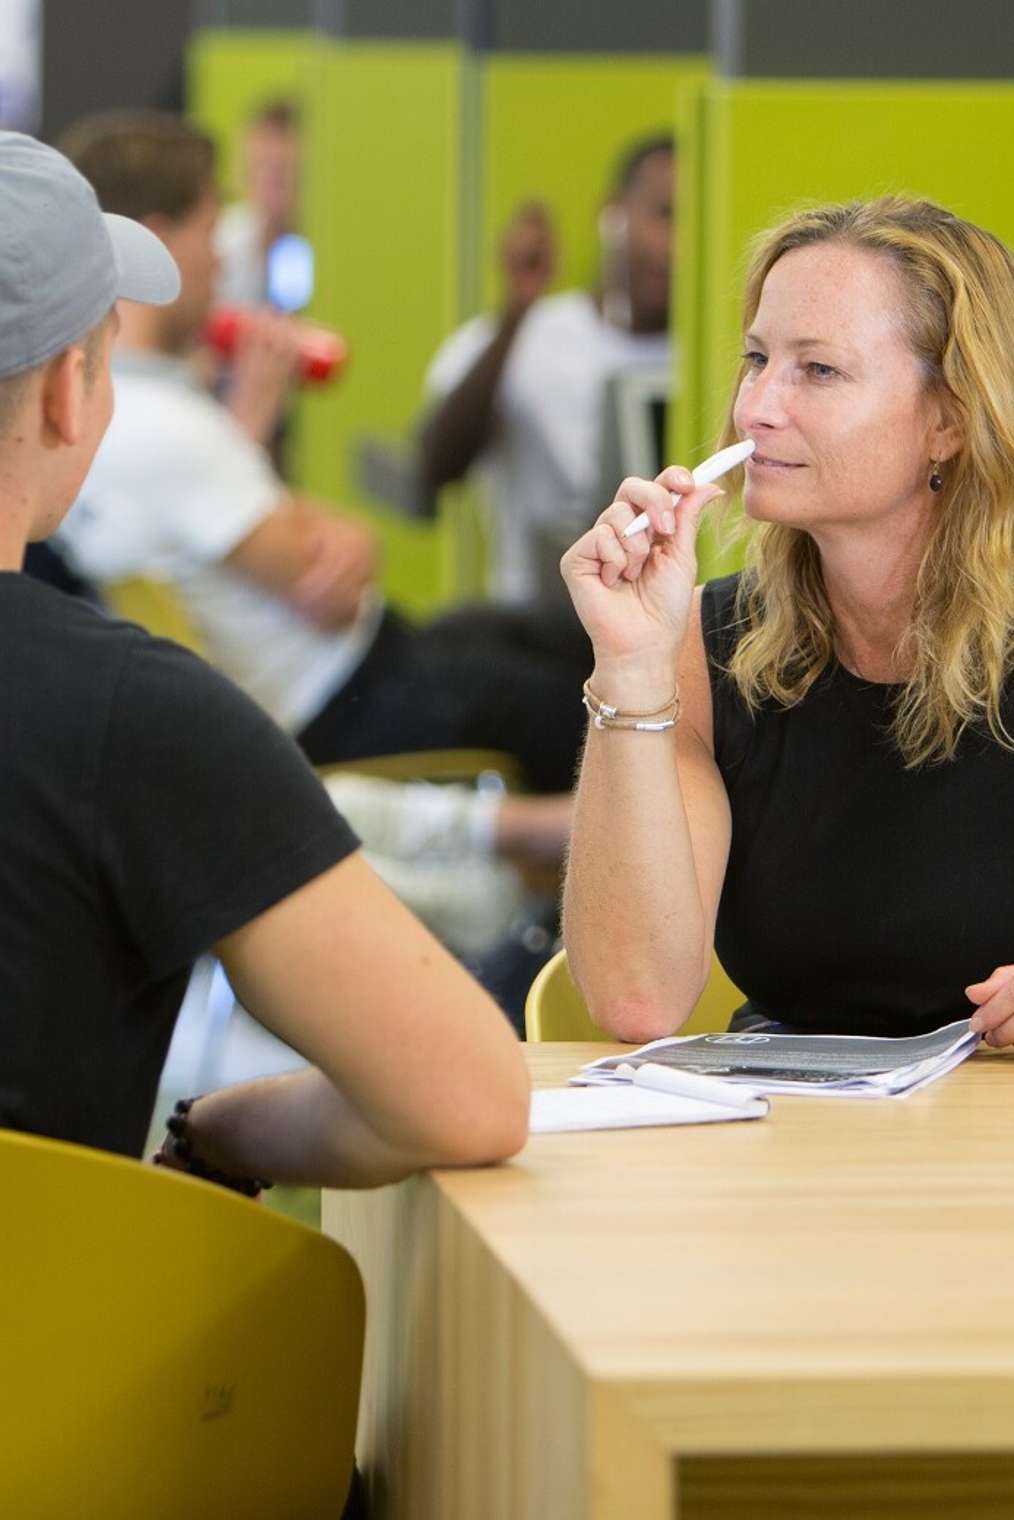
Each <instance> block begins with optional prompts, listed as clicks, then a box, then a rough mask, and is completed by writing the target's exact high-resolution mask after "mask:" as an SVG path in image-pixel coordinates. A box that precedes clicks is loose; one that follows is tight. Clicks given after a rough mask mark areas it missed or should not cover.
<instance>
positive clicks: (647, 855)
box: [563, 469, 730, 1042]
mask: <svg viewBox="0 0 1014 1520" xmlns="http://www.w3.org/2000/svg"><path fill="white" fill-rule="evenodd" d="M688 487H689V489H688ZM670 492H677V493H679V494H680V495H681V498H682V499H681V501H680V503H679V507H678V509H676V510H675V511H674V507H673V503H672V500H671V497H670ZM720 494H721V492H719V491H718V490H717V488H715V487H705V488H704V489H695V488H694V485H693V480H692V478H691V477H690V475H689V472H688V471H684V470H678V469H672V470H667V471H664V472H663V474H662V475H661V476H660V477H659V479H658V480H657V481H645V480H637V479H632V480H627V481H624V482H623V484H622V486H621V487H620V489H619V491H618V493H617V500H616V501H615V502H614V503H613V504H612V506H610V507H608V508H607V509H606V511H605V512H603V513H602V515H601V516H600V518H599V520H598V522H597V523H596V525H595V527H594V528H592V529H591V530H590V531H589V532H588V533H586V534H584V535H583V537H582V538H581V539H580V540H579V541H578V543H577V544H575V545H574V547H573V548H572V549H570V550H568V552H567V554H566V555H565V556H564V559H563V571H564V575H565V578H566V580H567V584H568V587H569V589H570V592H571V595H572V597H573V599H574V605H575V607H576V609H577V611H578V614H579V615H580V617H581V619H582V622H583V623H584V626H585V628H586V629H587V631H588V633H589V636H590V637H591V639H592V643H593V647H594V649H595V668H594V671H593V673H592V677H591V681H590V685H591V689H592V690H593V692H594V693H595V694H596V696H598V697H599V698H601V700H602V701H603V702H604V703H608V704H609V705H610V706H611V707H613V708H615V709H617V710H618V712H620V713H629V714H638V713H642V714H643V713H652V712H659V711H661V710H664V709H665V708H666V706H667V704H668V703H670V701H671V700H672V697H673V694H674V692H675V690H676V689H677V686H678V688H679V692H680V697H681V700H682V704H683V713H682V716H681V718H680V721H679V724H678V725H677V727H676V728H675V730H673V729H669V730H667V731H664V732H637V731H630V730H621V729H616V728H605V729H599V728H597V727H596V726H595V724H590V725H589V734H588V742H587V746H586V750H585V755H584V760H583V762H582V767H581V775H580V780H579V784H578V791H577V800H576V806H575V813H574V825H573V833H572V837H571V847H570V861H569V866H568V872H567V882H566V889H565V895H564V937H565V941H566V945H567V951H568V955H569V957H570V961H571V966H572V969H573V972H574V975H575V977H576V979H577V981H578V984H579V985H580V987H581V989H582V991H583V993H584V995H585V998H586V1000H587V1003H588V1007H589V1009H590V1011H591V1014H592V1017H593V1018H594V1019H595V1020H596V1022H597V1023H598V1024H599V1025H600V1026H601V1027H602V1028H603V1029H605V1030H606V1031H607V1032H609V1033H610V1034H613V1035H614V1036H615V1037H616V1038H618V1039H623V1040H630V1041H636V1042H643V1041H647V1040H652V1039H657V1038H659V1037H661V1036H664V1035H669V1034H672V1033H673V1032H674V1031H675V1030H676V1029H678V1028H679V1027H680V1025H681V1024H683V1023H684V1022H685V1020H686V1019H687V1018H688V1017H689V1015H690V1013H691V1011H692V1009H693V1007H694V1004H695V1003H696V1001H697V999H698V997H699V995H700V993H701V990H702V988H703V986H704V983H705V981H706V979H707V975H708V971H709V969H710V964H711V953H712V940H713V934H714V923H715V916H716V913H717V905H718V899H719V895H720V892H721V886H722V881H723V878H724V873H725V865H726V860H727V857H728V850H729V840H730V818H729V806H728V799H727V797H726V793H725V788H724V785H723V783H722V780H721V777H720V775H719V772H718V769H717V767H716V765H715V762H714V759H713V747H712V723H711V700H710V688H709V683H708V674H707V666H706V660H705V652H704V645H703V638H702V634H701V621H700V593H699V592H695V590H694V582H695V579H696V571H697V561H696V554H695V548H694V543H695V538H696V533H697V524H698V521H699V518H700V513H701V511H702V509H703V507H704V506H705V505H706V504H707V502H708V501H709V500H710V499H711V498H712V497H713V496H715V495H720ZM642 510H644V511H646V512H648V514H649V517H650V520H651V528H650V530H649V531H648V532H646V533H641V534H637V535H635V536H634V537H632V538H624V537H623V530H624V528H625V527H626V526H628V525H629V524H630V523H631V522H632V521H633V519H634V517H635V516H637V515H638V514H639V512H640V511H642Z"/></svg>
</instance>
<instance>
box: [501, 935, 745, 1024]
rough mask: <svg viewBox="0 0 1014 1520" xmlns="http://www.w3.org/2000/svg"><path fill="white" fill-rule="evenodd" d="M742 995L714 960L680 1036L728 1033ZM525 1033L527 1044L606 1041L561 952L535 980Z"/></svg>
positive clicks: (564, 952)
mask: <svg viewBox="0 0 1014 1520" xmlns="http://www.w3.org/2000/svg"><path fill="white" fill-rule="evenodd" d="M743 1002H745V998H744V997H743V994H742V993H741V992H740V991H739V990H738V988H736V987H734V986H733V984H732V982H730V980H729V978H728V977H727V976H726V974H725V972H724V971H723V970H722V967H721V965H720V963H719V961H718V959H717V957H716V958H715V959H714V960H713V962H712V966H711V976H710V977H709V978H708V985H707V986H706V987H705V989H704V991H703V993H702V994H701V997H700V1000H699V1001H698V1003H697V1006H696V1008H695V1009H694V1011H693V1013H692V1014H691V1016H690V1018H689V1020H688V1021H687V1023H686V1024H684V1025H683V1027H682V1029H681V1030H680V1031H679V1032H680V1034H714V1033H716V1032H717V1031H719V1030H722V1029H727V1028H728V1026H729V1020H730V1018H731V1017H732V1015H733V1013H734V1012H735V1010H736V1009H737V1008H738V1007H739V1006H740V1004H741V1003H743ZM525 1033H526V1036H527V1038H528V1039H529V1040H608V1039H609V1038H610V1037H609V1035H607V1034H605V1033H603V1031H602V1030H601V1029H599V1027H598V1025H597V1024H593V1023H592V1019H591V1014H590V1013H589V1012H588V1009H587V1008H586V1007H585V1001H584V998H583V997H582V996H581V993H580V991H579V990H578V987H577V984H576V983H575V981H574V978H573V977H572V976H571V974H570V967H569V965H568V964H567V952H566V951H565V950H560V951H558V952H557V954H556V955H554V956H553V958H552V959H551V960H548V961H547V962H546V964H545V965H544V966H543V968H542V970H541V971H540V972H539V974H538V975H537V976H536V978H535V980H534V981H533V983H532V985H531V988H530V989H529V992H528V998H527V1000H526V1002H525Z"/></svg>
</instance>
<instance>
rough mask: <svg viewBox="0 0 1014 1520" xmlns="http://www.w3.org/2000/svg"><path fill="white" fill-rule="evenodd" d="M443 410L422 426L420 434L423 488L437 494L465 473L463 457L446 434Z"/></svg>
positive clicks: (419, 468) (419, 470) (418, 449)
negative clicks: (456, 452) (459, 455)
mask: <svg viewBox="0 0 1014 1520" xmlns="http://www.w3.org/2000/svg"><path fill="white" fill-rule="evenodd" d="M444 432H445V429H444V428H443V426H442V425H441V419H440V415H439V413H437V414H435V415H433V416H431V417H430V418H429V419H428V420H427V421H426V422H424V423H423V424H422V426H421V427H420V429H419V431H418V434H417V436H416V474H417V478H418V483H419V486H420V488H421V490H423V491H425V492H427V493H429V494H431V495H435V494H436V492H437V491H440V490H442V489H443V487H444V486H448V485H453V483H454V482H455V481H456V480H460V479H461V477H462V476H463V475H464V473H465V467H464V466H463V465H462V463H461V461H460V459H458V458H455V457H454V453H453V450H451V449H450V448H449V447H448V444H447V441H446V439H445V437H444Z"/></svg>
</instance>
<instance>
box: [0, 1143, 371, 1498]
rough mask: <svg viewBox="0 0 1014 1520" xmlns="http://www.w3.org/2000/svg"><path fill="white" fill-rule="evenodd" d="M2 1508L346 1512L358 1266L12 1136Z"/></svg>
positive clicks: (1, 1173)
mask: <svg viewBox="0 0 1014 1520" xmlns="http://www.w3.org/2000/svg"><path fill="white" fill-rule="evenodd" d="M0 1196H2V1198H3V1208H4V1232H3V1292H2V1294H0V1348H2V1351H0V1365H2V1367H3V1378H2V1380H0V1495H2V1498H0V1510H2V1511H3V1513H4V1514H5V1515H10V1516H12V1517H14V1516H19V1517H23V1520H29V1517H31V1520H65V1517H66V1516H67V1515H70V1514H75V1515H94V1516H102V1520H141V1517H143V1520H179V1517H180V1516H181V1515H195V1514H196V1515H212V1514H215V1515H224V1516H236V1517H238V1520H262V1517H263V1520H269V1517H271V1520H276V1517H277V1516H279V1515H285V1516H286V1520H302V1517H310V1516H313V1517H314V1520H319V1517H320V1516H322V1515H333V1516H338V1515H340V1514H341V1511H342V1506H343V1504H344V1502H345V1497H346V1494H347V1491H348V1487H349V1480H350V1476H351V1472H352V1452H353V1442H354V1439H355V1429H356V1416H357V1410H358V1402H359V1382H360V1373H361V1367H362V1351H363V1329H364V1315H365V1309H364V1298H363V1288H362V1282H361V1280H360V1276H359V1272H358V1270H357V1268H356V1266H355V1263H354V1262H353V1261H352V1259H351V1257H350V1256H349V1255H348V1254H347V1252H346V1251H345V1250H344V1249H343V1248H342V1247H341V1246H339V1245H338V1244H336V1242H334V1241H331V1240H328V1239H327V1238H326V1237H325V1236H322V1235H320V1234H318V1233H316V1232H315V1231H313V1230H309V1229H307V1228H306V1227H305V1226H303V1225H299V1224H295V1223H294V1222H292V1221H291V1220H288V1219H285V1218H283V1217H282V1216H281V1215H280V1214H277V1213H275V1212H273V1211H271V1210H269V1209H265V1208H263V1207H261V1206H260V1205H259V1204H256V1203H251V1202H250V1201H249V1200H247V1199H244V1198H240V1197H239V1196H238V1195H236V1194H232V1193H229V1192H227V1191H226V1190H225V1189H223V1188H219V1187H215V1186H213V1185H211V1184H209V1183H202V1182H198V1181H196V1180H195V1179H194V1178H191V1177H186V1176H183V1175H181V1174H177V1173H172V1172H165V1171H159V1170H157V1169H156V1168H154V1167H151V1166H146V1165H142V1164H141V1163H140V1162H136V1161H128V1160H126V1159H124V1158H122V1157H119V1156H111V1155H108V1154H106V1153H105V1152H101V1151H92V1150H87V1149H85V1148H83V1147H81V1146H75V1145H65V1144H62V1143H58V1142H56V1141H52V1140H40V1139H37V1138H35V1137H33V1136H27V1135H21V1134H17V1133H14V1132H13V1131H10V1130H0Z"/></svg>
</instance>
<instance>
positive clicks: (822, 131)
mask: <svg viewBox="0 0 1014 1520" xmlns="http://www.w3.org/2000/svg"><path fill="white" fill-rule="evenodd" d="M698 129H699V130H698V132H697V135H696V138H695V139H694V140H693V141H692V142H691V143H690V144H689V146H691V148H692V149H693V151H694V152H695V153H696V154H697V156H698V164H697V170H695V173H697V172H700V174H701V177H702V178H703V179H704V180H705V181H706V192H705V193H704V194H703V195H702V198H701V204H700V207H699V211H700V215H699V218H698V219H697V221H696V224H695V230H696V235H697V240H698V254H697V255H696V256H697V257H698V258H699V260H700V275H701V279H700V290H701V295H700V299H701V303H702V306H701V321H700V323H699V325H698V326H697V328H696V329H695V330H694V329H691V331H689V332H688V333H687V334H685V338H687V339H689V341H690V344H691V346H692V348H693V350H694V351H693V352H692V353H690V354H688V355H687V356H686V360H687V362H686V370H685V377H686V386H685V389H684V398H683V413H684V416H685V418H686V419H687V427H686V428H685V429H683V430H681V431H680V432H679V433H678V438H677V442H678V448H679V452H680V455H681V459H682V461H683V462H685V463H689V464H691V465H692V464H694V463H696V462H698V461H699V460H700V459H701V458H703V457H704V455H705V454H707V453H709V452H710V451H711V449H712V447H713V446H714V442H715V439H716V437H717V434H718V432H719V430H720V427H721V424H722V420H723V418H724V415H725V410H726V407H727V404H728V398H729V394H730V389H731V385H732V382H733V380H734V377H735V374H736V369H737V356H738V353H739V351H740V346H741V335H740V331H739V324H740V298H741V292H742V280H743V273H744V270H745V267H746V264H747V245H748V242H749V240H750V239H751V238H752V237H753V236H755V235H756V234H757V233H758V232H759V231H760V230H761V229H763V228H764V227H767V226H770V225H772V224H774V223H776V222H777V221H778V220H779V219H780V218H781V217H783V216H784V215H785V214H786V213H787V212H788V211H790V210H792V209H793V208H794V207H796V206H799V205H801V204H803V203H807V202H808V203H810V204H816V203H820V202H824V201H832V200H843V199H849V198H851V197H854V196H862V197H870V196H875V195H879V194H883V193H885V192H887V191H897V192H905V193H909V194H914V195H923V196H929V197H931V198H932V199H934V200H937V201H940V202H942V203H943V204H944V205H946V206H948V207H950V208H951V209H952V210H954V211H957V212H959V213H960V214H961V215H962V216H967V217H969V218H971V219H972V220H973V221H976V222H980V223H982V224H983V225H985V226H986V227H989V228H990V229H991V230H992V231H993V232H995V233H997V234H998V235H999V236H1000V237H1001V238H1003V239H1004V240H1005V241H1007V242H1008V243H1014V201H1012V198H1011V195H1010V190H1009V187H1008V186H1007V184H1006V181H1005V180H1004V178H1003V176H1001V175H998V174H997V172H996V161H997V160H996V155H997V151H998V148H999V146H1000V145H1002V144H1004V143H1006V142H1008V141H1010V140H1011V137H1012V136H1014V88H1012V87H1008V86H998V85H995V84H983V85H978V84H966V83H957V82H955V83H939V82H934V83H911V82H901V83H895V82H890V83H878V84H875V85H873V84H861V83H857V84H849V83H843V82H837V81H836V82H829V83H826V84H799V83H795V82H780V81H770V80H765V81H763V82H752V83H739V82H733V81H724V80H723V81H716V82H714V83H713V84H711V85H710V86H708V87H707V88H706V90H705V91H704V98H703V100H701V101H699V103H698ZM695 425H696V426H697V427H699V432H698V433H697V435H696V436H693V435H692V433H691V431H690V429H691V428H693V427H694V426H695ZM699 552H700V561H701V573H702V578H703V577H704V576H706V575H715V574H720V573H722V572H723V571H724V570H726V569H732V568H735V567H736V565H737V564H738V562H739V551H737V550H732V551H729V550H727V549H725V548H723V546H722V544H721V543H720V542H719V536H718V535H717V534H716V532H715V530H714V528H709V527H706V528H705V529H704V530H703V532H702V537H701V542H700V546H699Z"/></svg>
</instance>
